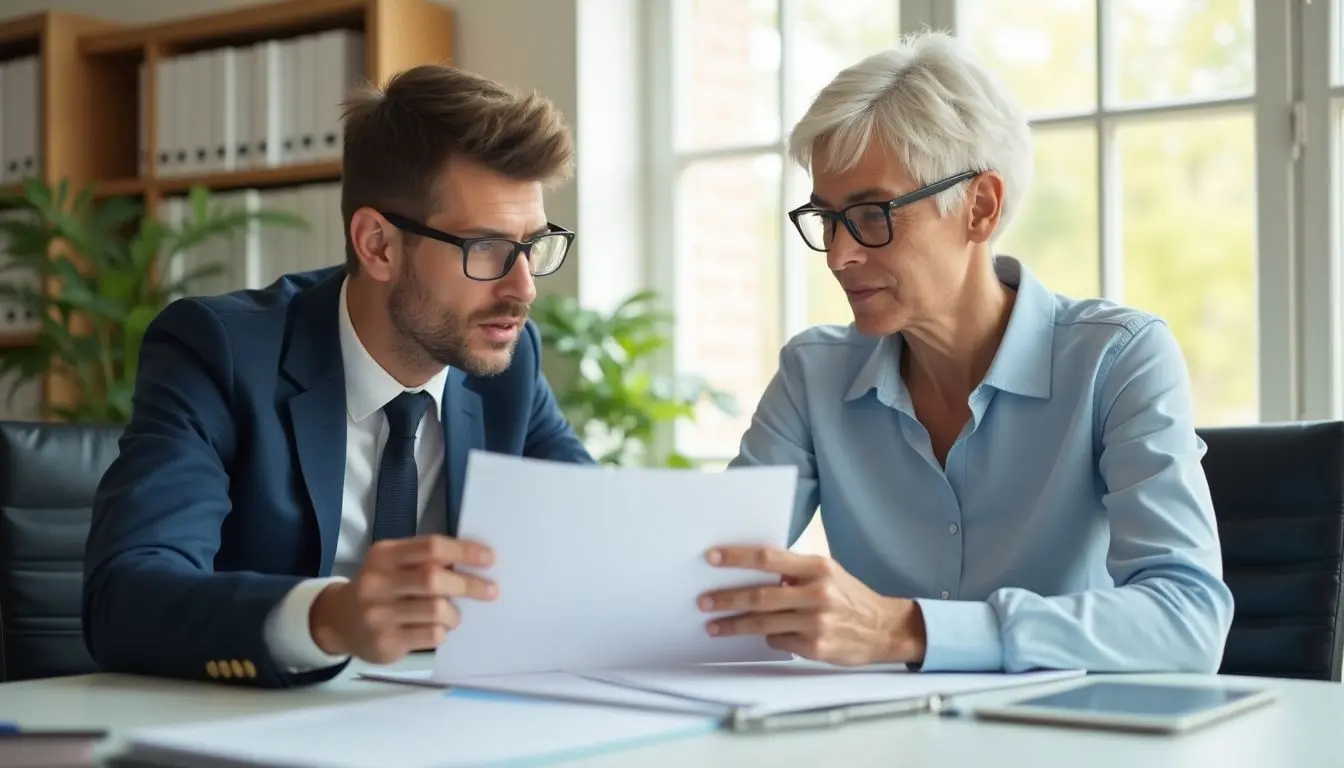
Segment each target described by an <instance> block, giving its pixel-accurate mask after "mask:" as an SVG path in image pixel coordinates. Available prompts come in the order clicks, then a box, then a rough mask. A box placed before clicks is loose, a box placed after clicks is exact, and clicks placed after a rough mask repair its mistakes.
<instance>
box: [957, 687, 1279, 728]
mask: <svg viewBox="0 0 1344 768" xmlns="http://www.w3.org/2000/svg"><path fill="white" fill-rule="evenodd" d="M1274 699H1275V692H1274V690H1273V689H1272V688H1260V687H1252V686H1247V685H1244V684H1243V685H1227V686H1222V685H1197V684H1189V685H1185V684H1178V683H1141V682H1122V681H1114V680H1088V681H1084V682H1082V683H1080V684H1078V685H1075V686H1073V687H1070V688H1066V689H1064V690H1059V691H1055V692H1053V693H1046V694H1041V695H1037V696H1032V697H1029V698H1024V699H1017V700H1016V701H1011V702H1008V703H1006V704H999V705H994V706H981V707H975V708H973V709H972V714H973V715H974V716H975V717H977V718H980V719H984V720H1004V721H1017V722H1032V723H1047V724H1053V725H1071V726H1081V727H1092V728H1107V729H1114V730H1125V731H1142V732H1149V733H1180V732H1183V731H1189V730H1193V729H1195V728H1200V727H1202V726H1205V725H1208V724H1210V723H1213V722H1216V721H1219V720H1223V719H1225V718H1229V717H1232V716H1233V715H1237V714H1240V713H1242V712H1246V711H1248V710H1251V709H1254V708H1256V707H1260V706H1263V705H1265V704H1269V703H1270V702H1272V701H1274Z"/></svg>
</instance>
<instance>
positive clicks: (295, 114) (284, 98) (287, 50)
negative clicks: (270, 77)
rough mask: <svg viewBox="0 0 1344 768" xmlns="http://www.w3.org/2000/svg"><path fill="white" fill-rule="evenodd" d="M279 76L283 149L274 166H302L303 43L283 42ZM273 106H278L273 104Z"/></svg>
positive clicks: (293, 40)
mask: <svg viewBox="0 0 1344 768" xmlns="http://www.w3.org/2000/svg"><path fill="white" fill-rule="evenodd" d="M279 54H280V55H279V56H278V57H277V62H278V63H279V67H278V69H279V74H278V76H277V77H275V78H274V82H275V83H276V84H277V85H278V86H279V93H278V94H277V95H278V100H279V113H280V120H279V136H280V147H279V152H278V153H277V155H276V158H275V162H274V163H272V164H273V165H293V164H294V163H297V162H299V158H300V156H301V153H300V149H301V142H300V137H299V132H300V131H301V130H302V129H301V128H300V126H299V114H300V112H301V111H302V110H301V109H300V105H299V98H298V95H299V90H298V87H297V86H298V69H299V43H298V40H297V39H290V40H281V41H279ZM271 103H272V104H274V103H275V102H274V101H272V102H271Z"/></svg>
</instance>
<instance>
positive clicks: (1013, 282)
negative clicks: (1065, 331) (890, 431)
mask: <svg viewBox="0 0 1344 768" xmlns="http://www.w3.org/2000/svg"><path fill="white" fill-rule="evenodd" d="M994 273H995V275H997V276H998V278H999V281H1000V282H1002V283H1003V284H1004V285H1007V286H1009V287H1010V288H1015V289H1016V290H1017V298H1016V300H1015V301H1014V303H1013V311H1012V314H1011V315H1010V316H1009V318H1008V328H1007V329H1006V330H1005V331H1004V334H1003V339H1002V340H1001V341H1000V342H999V349H998V351H997V352H995V354H994V361H993V362H992V363H991V364H990V366H989V371H988V372H987V373H986V374H985V380H984V384H986V385H988V386H991V387H994V388H995V389H999V390H1002V391H1004V392H1012V393H1013V394H1017V395H1022V396H1024V397H1036V398H1048V397H1049V396H1050V378H1051V369H1050V364H1051V360H1052V357H1053V350H1054V331H1055V302H1054V297H1053V296H1052V295H1051V294H1050V292H1049V291H1048V290H1046V288H1045V286H1044V285H1042V284H1041V282H1040V281H1039V280H1037V279H1036V277H1035V276H1034V275H1033V274H1031V271H1030V270H1028V269H1027V268H1026V266H1024V265H1023V264H1022V262H1020V261H1019V260H1017V259H1015V258H1013V257H1012V256H998V257H996V258H995V259H994ZM902 346H903V340H902V337H901V335H900V334H893V335H891V336H887V337H884V338H883V339H882V340H881V341H879V342H878V344H877V346H876V347H874V348H873V351H872V353H871V354H870V355H869V356H868V359H867V360H866V361H865V362H864V364H863V367H861V368H860V369H859V373H858V375H856V376H855V377H854V381H853V383H852V384H850V387H849V391H848V392H846V393H845V400H856V399H858V398H860V397H862V396H863V395H865V394H867V393H868V392H869V391H870V390H876V391H877V399H878V400H879V401H880V402H882V403H883V404H885V405H887V406H889V407H893V408H898V407H900V406H901V405H902V404H907V405H908V400H909V395H908V393H907V392H906V389H905V385H904V383H903V382H902V381H901V348H902Z"/></svg>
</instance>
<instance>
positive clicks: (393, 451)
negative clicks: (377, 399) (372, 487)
mask: <svg viewBox="0 0 1344 768" xmlns="http://www.w3.org/2000/svg"><path fill="white" fill-rule="evenodd" d="M432 402H434V398H433V397H431V396H430V395H429V393H427V392H402V393H401V394H400V395H397V396H396V397H395V398H393V399H392V402H390V403H388V404H387V405H385V406H383V413H384V414H386V415H387V444H386V445H385V446H384V447H383V458H382V461H381V462H380V463H379V465H378V490H377V493H378V495H377V497H376V498H377V500H376V501H375V502H374V507H373V509H374V519H373V540H374V541H381V540H382V539H409V538H411V537H412V536H414V535H415V530H416V518H417V517H418V515H417V514H416V512H417V509H418V506H419V505H418V504H417V503H416V500H417V492H418V489H417V487H416V486H417V482H416V481H417V479H418V476H417V474H416V467H415V429H416V427H417V426H419V425H420V419H421V418H422V417H424V415H425V409H426V408H428V407H429V404H430V403H432Z"/></svg>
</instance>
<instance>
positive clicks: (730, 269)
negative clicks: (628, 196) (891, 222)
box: [651, 0, 898, 461]
mask: <svg viewBox="0 0 1344 768" xmlns="http://www.w3.org/2000/svg"><path fill="white" fill-rule="evenodd" d="M651 5H652V6H662V5H664V4H661V3H654V4H651ZM667 5H668V6H669V8H667V9H657V8H655V9H654V11H653V12H654V13H658V12H665V13H670V14H671V17H670V18H669V19H666V21H667V22H670V23H669V24H667V25H666V26H665V27H664V28H667V27H670V28H671V29H672V30H673V42H674V45H673V50H672V61H671V66H670V78H669V80H670V81H671V86H672V87H671V91H672V99H671V101H672V105H671V110H670V113H669V114H670V115H672V117H671V122H672V123H673V130H672V131H671V135H670V138H671V144H672V146H671V147H670V150H671V151H670V153H669V154H670V161H669V162H668V163H667V165H668V167H669V169H670V170H669V175H670V177H671V178H670V179H668V182H669V186H670V187H671V188H672V189H673V190H674V191H673V193H672V194H671V196H670V199H669V200H668V202H669V203H670V205H671V207H672V213H671V216H670V217H669V219H668V220H669V221H670V222H672V223H673V229H672V232H673V233H675V234H674V235H673V236H672V237H671V241H672V243H671V245H670V247H669V249H668V251H665V253H667V254H668V255H670V256H671V259H672V263H673V265H674V266H673V268H672V270H671V271H672V274H671V275H670V277H671V280H672V281H673V282H674V284H675V290H674V294H675V311H676V316H677V327H676V328H677V329H676V340H675V341H676V344H675V347H676V357H677V360H676V364H677V367H678V368H679V369H680V370H684V371H686V372H690V373H695V374H699V375H702V376H705V377H706V378H707V379H709V380H710V381H712V382H713V383H714V384H716V385H717V386H720V387H723V388H724V389H727V390H728V391H730V392H732V393H733V394H734V396H735V397H736V399H737V401H738V405H739V408H740V411H741V413H740V414H739V416H737V417H736V418H728V417H725V416H722V415H721V414H719V413H718V412H717V411H715V410H714V409H711V408H705V409H704V410H703V411H702V412H701V413H700V415H699V416H698V418H697V420H696V422H695V423H694V424H690V423H687V424H683V425H682V426H681V427H680V429H679V431H678V433H677V435H676V436H675V439H676V444H677V448H678V449H679V450H681V451H683V452H685V453H686V454H688V455H691V456H695V457H698V458H700V459H702V460H705V461H724V460H727V459H730V458H732V456H733V455H735V454H736V453H737V447H738V442H739V441H740V439H741V437H742V433H743V432H744V431H745V430H746V427H747V425H748V424H749V423H750V418H751V413H752V410H753V409H754V408H755V405H756V402H757V400H759V399H760V396H761V392H762V391H764V389H765V385H766V384H767V383H768V382H769V380H770V377H771V376H772V375H773V374H774V372H775V369H776V367H777V365H778V360H779V348H780V346H781V345H782V344H783V343H784V341H786V340H787V337H788V336H789V335H792V333H794V332H796V331H799V330H801V329H802V328H803V327H805V326H806V325H808V324H812V323H819V322H848V317H849V308H848V303H847V302H846V301H845V298H844V294H843V293H842V292H841V291H840V290H839V287H838V286H837V285H835V282H834V280H833V278H832V277H831V276H830V273H829V272H828V271H827V270H826V265H825V262H824V261H823V260H821V259H819V258H816V256H815V255H814V254H813V253H812V252H810V251H808V250H807V249H806V247H805V246H803V245H802V243H801V242H798V238H797V236H796V234H794V233H793V232H792V230H791V229H787V228H786V225H787V223H788V222H787V219H786V218H785V216H784V211H786V210H788V208H790V207H793V206H794V205H797V204H799V203H801V202H802V201H803V200H805V199H806V198H807V196H808V195H809V194H810V191H811V185H810V183H809V181H808V179H807V175H806V174H805V173H804V172H802V170H801V169H799V168H797V167H796V166H795V165H794V164H793V163H792V162H790V161H788V159H787V157H786V156H785V141H786V139H787V130H788V127H789V126H791V125H792V124H793V123H794V122H796V121H797V120H798V118H799V117H801V116H802V114H803V112H804V111H806V109H807V106H808V104H809V102H810V100H811V98H812V96H813V95H814V94H815V93H816V91H817V90H819V89H820V88H821V87H822V86H823V85H825V84H826V83H827V82H828V81H829V80H830V79H831V77H833V76H834V75H835V74H836V73H837V72H839V71H840V70H841V69H842V68H844V67H845V66H847V65H848V64H850V63H852V61H853V60H854V59H855V58H856V57H859V56H862V55H864V54H866V53H869V52H875V51H878V50H881V49H883V48H887V47H890V46H891V45H893V44H894V43H895V42H896V39H897V35H898V28H897V23H896V17H897V4H896V3H895V2H892V1H891V0H858V1H857V2H853V1H851V2H834V0H786V1H785V2H780V1H779V0H683V1H679V2H675V3H671V4H667ZM659 24H660V22H658V21H655V22H654V28H655V29H657V28H659ZM655 90H661V88H659V87H658V86H655ZM658 183H659V184H662V183H663V182H662V181H659V182H658ZM665 274H666V272H665Z"/></svg>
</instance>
